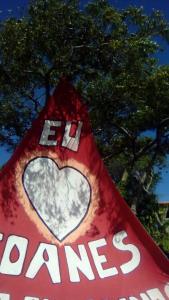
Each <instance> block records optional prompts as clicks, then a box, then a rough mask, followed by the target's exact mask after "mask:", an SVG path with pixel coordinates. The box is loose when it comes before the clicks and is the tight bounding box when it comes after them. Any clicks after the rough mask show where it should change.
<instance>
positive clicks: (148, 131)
mask: <svg viewBox="0 0 169 300" xmlns="http://www.w3.org/2000/svg"><path fill="white" fill-rule="evenodd" d="M159 39H165V40H166V41H167V42H168V41H169V25H168V23H167V21H166V20H165V18H164V16H163V15H162V14H161V13H160V12H159V11H152V14H151V15H150V16H148V15H146V14H145V13H144V11H143V9H142V8H137V7H129V8H127V9H125V10H122V11H119V10H117V9H115V8H114V7H113V6H112V5H111V4H109V2H108V1H105V0H97V1H94V2H91V3H89V4H88V5H87V6H86V7H85V8H84V9H83V10H81V9H80V7H79V2H78V1H76V0H67V1H66V0H65V1H61V0H36V1H32V2H31V3H30V6H29V9H28V13H27V15H26V16H25V17H23V18H21V19H15V18H10V19H7V20H5V21H4V22H1V23H0V49H1V50H0V91H1V93H0V142H1V145H2V144H4V143H6V144H7V145H8V146H9V147H15V145H16V144H17V143H18V141H19V140H20V138H21V137H22V136H23V134H24V132H25V130H26V129H27V128H28V127H29V126H30V124H31V122H32V120H33V119H34V118H35V116H36V115H37V113H38V112H39V111H40V109H41V107H42V106H43V105H44V101H45V99H47V97H48V96H49V93H50V90H51V89H52V88H53V87H54V86H55V85H56V84H57V82H58V80H59V78H60V77H61V76H62V75H65V76H68V77H69V78H70V79H71V80H72V81H73V83H74V84H75V85H76V86H77V88H78V89H79V91H80V92H81V94H82V96H83V98H84V99H85V101H86V103H87V105H88V107H89V111H90V117H91V121H92V126H93V130H94V134H95V137H96V140H97V143H98V147H99V149H100V151H101V154H102V157H103V159H104V161H105V163H106V165H107V167H108V168H109V171H110V173H111V175H112V177H113V179H114V180H115V182H116V183H117V184H118V186H119V188H120V190H121V192H122V194H123V195H124V197H125V199H126V201H127V202H128V203H129V205H130V206H131V207H132V208H133V209H134V210H135V213H136V214H137V215H138V217H139V218H140V220H141V221H142V222H143V223H144V225H145V226H146V228H147V229H148V230H149V232H150V233H151V234H152V236H153V237H154V238H155V239H156V240H157V242H158V243H161V240H160V237H159V235H157V226H158V231H159V228H160V230H163V232H164V231H165V229H164V227H165V226H161V227H160V223H159V222H158V217H159V208H158V204H157V203H156V197H155V194H154V187H155V185H156V183H157V180H158V178H159V172H158V171H157V169H158V168H162V167H163V166H164V164H165V160H166V155H167V154H168V152H169V117H168V116H169V67H168V66H159V65H158V64H157V58H156V56H155V55H156V54H157V53H158V51H160V46H159V44H158V43H157V41H158V40H159ZM143 212H144V213H143ZM167 247H168V248H169V245H167V246H166V245H165V249H167Z"/></svg>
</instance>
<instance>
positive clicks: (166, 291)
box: [164, 283, 169, 298]
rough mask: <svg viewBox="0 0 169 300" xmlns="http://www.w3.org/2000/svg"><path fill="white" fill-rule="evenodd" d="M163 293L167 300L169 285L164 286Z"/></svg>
mask: <svg viewBox="0 0 169 300" xmlns="http://www.w3.org/2000/svg"><path fill="white" fill-rule="evenodd" d="M164 291H165V293H166V295H167V296H168V298H169V283H168V284H166V286H165V289H164Z"/></svg>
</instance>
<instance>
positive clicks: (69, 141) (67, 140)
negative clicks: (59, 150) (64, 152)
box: [62, 121, 83, 151]
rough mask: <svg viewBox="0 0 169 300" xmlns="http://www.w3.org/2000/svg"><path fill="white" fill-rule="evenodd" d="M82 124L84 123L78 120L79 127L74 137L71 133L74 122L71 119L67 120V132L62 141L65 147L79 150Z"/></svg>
mask: <svg viewBox="0 0 169 300" xmlns="http://www.w3.org/2000/svg"><path fill="white" fill-rule="evenodd" d="M82 125H83V123H82V122H80V121H79V122H78V127H77V129H76V134H75V136H74V137H72V136H71V135H70V131H71V126H72V123H71V122H70V121H68V122H66V126H65V134H64V137H63V142H62V146H63V147H66V148H68V149H70V150H73V151H77V150H78V147H79V142H80V134H81V130H82Z"/></svg>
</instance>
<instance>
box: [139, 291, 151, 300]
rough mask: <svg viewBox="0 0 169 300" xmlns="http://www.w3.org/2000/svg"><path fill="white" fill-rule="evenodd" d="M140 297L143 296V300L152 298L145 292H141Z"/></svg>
mask: <svg viewBox="0 0 169 300" xmlns="http://www.w3.org/2000/svg"><path fill="white" fill-rule="evenodd" d="M140 297H141V299H142V300H150V298H149V297H148V296H147V295H146V294H144V293H141V294H140Z"/></svg>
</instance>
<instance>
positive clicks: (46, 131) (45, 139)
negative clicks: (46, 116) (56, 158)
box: [39, 120, 62, 146]
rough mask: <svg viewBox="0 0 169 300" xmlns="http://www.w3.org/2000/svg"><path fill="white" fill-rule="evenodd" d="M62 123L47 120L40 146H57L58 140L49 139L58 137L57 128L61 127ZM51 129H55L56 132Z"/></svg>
mask: <svg viewBox="0 0 169 300" xmlns="http://www.w3.org/2000/svg"><path fill="white" fill-rule="evenodd" d="M61 124H62V123H61V121H50V120H45V123H44V126H43V131H42V135H41V138H40V142H39V143H40V145H45V146H56V145H57V140H56V138H55V139H49V137H55V135H56V128H57V127H60V126H61ZM51 127H55V130H53V129H51Z"/></svg>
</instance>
